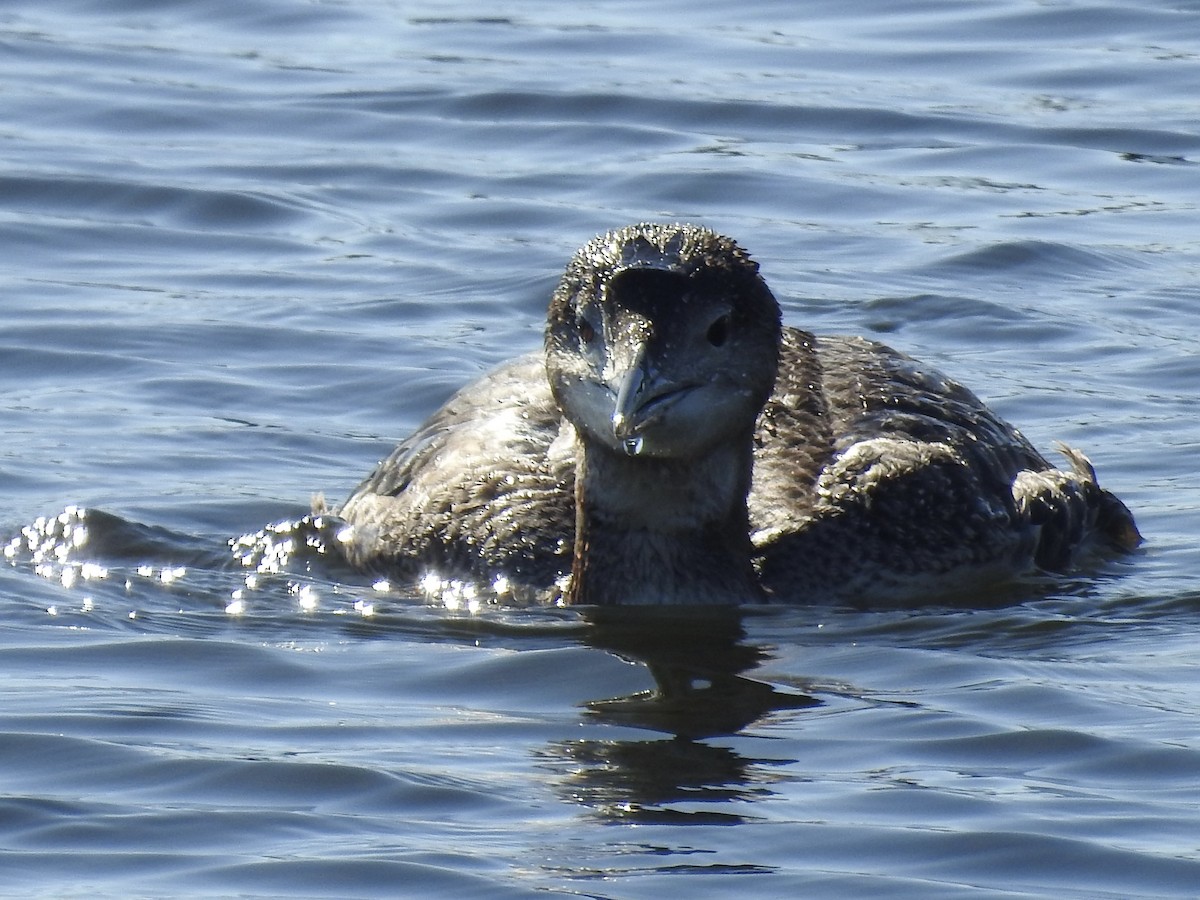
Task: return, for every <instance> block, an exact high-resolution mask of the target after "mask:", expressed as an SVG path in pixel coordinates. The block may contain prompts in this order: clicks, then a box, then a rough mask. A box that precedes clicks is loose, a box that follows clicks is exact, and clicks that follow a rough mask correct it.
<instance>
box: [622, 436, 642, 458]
mask: <svg viewBox="0 0 1200 900" xmlns="http://www.w3.org/2000/svg"><path fill="white" fill-rule="evenodd" d="M621 446H622V447H624V448H625V455H626V456H637V455H638V454H639V453H641V452H642V436H641V435H640V434H635V435H634V436H633V437H627V438H625V440H624V441H622V442H621Z"/></svg>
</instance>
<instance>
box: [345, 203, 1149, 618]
mask: <svg viewBox="0 0 1200 900" xmlns="http://www.w3.org/2000/svg"><path fill="white" fill-rule="evenodd" d="M1059 449H1060V450H1061V451H1062V452H1063V454H1064V457H1065V459H1066V465H1065V466H1064V467H1063V468H1061V469H1059V468H1055V467H1054V466H1052V465H1051V464H1050V463H1049V462H1048V461H1047V460H1046V459H1045V458H1044V457H1043V456H1042V455H1041V454H1040V453H1038V451H1037V450H1035V449H1034V447H1033V446H1032V445H1031V444H1030V443H1029V442H1028V441H1027V440H1026V439H1025V438H1024V437H1023V436H1022V435H1021V433H1020V432H1019V431H1017V430H1016V429H1015V428H1013V427H1012V426H1011V425H1009V424H1008V423H1006V422H1005V421H1003V420H1002V419H1001V418H1000V417H999V416H997V415H996V414H995V413H993V412H991V411H990V410H989V409H988V408H987V407H986V406H985V405H984V404H983V403H982V402H981V401H980V400H979V399H978V398H977V397H976V396H975V395H974V394H973V393H971V392H970V391H969V390H967V389H966V388H965V387H963V386H962V385H960V384H958V383H957V382H955V381H953V380H951V379H949V378H947V377H946V376H944V375H942V374H941V373H939V372H938V371H936V370H934V369H933V368H930V367H928V366H925V365H922V364H920V363H918V362H917V361H916V360H914V359H912V358H910V357H908V356H906V355H904V354H902V353H899V352H897V351H895V350H892V349H890V348H889V347H887V346H884V345H883V344H880V343H877V342H874V341H871V340H866V339H863V338H860V337H818V336H816V335H814V334H811V333H809V332H807V331H803V330H801V329H799V328H794V327H783V326H782V325H781V313H780V307H779V304H778V303H777V302H776V299H775V297H774V296H773V295H772V293H771V290H770V289H769V288H768V286H767V284H766V282H765V281H764V280H763V278H762V276H761V275H760V273H759V268H758V265H757V263H756V262H754V261H753V260H752V259H751V257H750V256H749V254H748V253H747V252H746V251H744V250H743V249H742V248H741V247H740V246H739V245H738V244H737V243H735V242H734V241H733V240H731V239H730V238H727V237H723V236H721V235H718V234H716V233H714V232H713V231H710V230H708V229H705V228H701V227H698V226H694V225H685V224H684V225H681V224H675V225H667V224H640V225H633V226H630V227H626V228H621V229H619V230H615V231H612V232H609V233H607V234H604V235H601V236H599V237H597V238H595V239H593V240H592V241H590V242H589V243H587V244H586V245H584V246H583V247H582V248H581V249H580V250H579V251H578V252H577V253H576V254H575V256H574V258H573V259H572V260H571V261H570V263H569V264H568V265H567V267H566V271H565V272H564V274H563V276H562V278H561V281H560V282H559V284H558V286H557V288H556V289H555V291H554V292H553V296H552V297H551V300H550V305H549V312H548V316H547V324H546V330H545V344H544V349H543V351H542V352H538V353H533V354H529V355H526V356H522V357H519V358H517V359H515V360H513V361H511V362H509V363H507V364H505V365H502V366H500V367H499V368H498V369H496V370H494V371H493V372H491V373H490V374H487V375H485V376H484V377H482V378H481V379H479V380H478V381H476V382H475V383H473V384H471V385H469V386H467V387H465V388H464V389H462V390H461V391H459V392H458V393H457V394H455V395H454V396H453V397H452V398H451V399H450V400H449V401H448V402H447V403H446V404H445V405H444V406H443V407H442V408H441V409H439V410H438V411H437V412H435V413H434V414H433V415H432V417H431V418H429V420H428V421H426V422H425V424H423V425H422V426H421V427H420V428H419V429H418V430H417V431H416V432H415V433H414V434H413V435H412V436H411V437H410V438H408V439H407V440H405V441H404V442H402V443H401V444H400V445H399V446H398V447H397V448H396V449H395V450H394V452H392V454H391V455H390V456H388V457H387V458H386V459H384V460H383V461H382V462H381V463H380V464H379V465H378V467H377V468H376V469H375V470H374V472H372V473H371V474H370V475H369V476H368V477H367V478H366V479H365V480H364V481H363V482H362V483H361V484H360V485H359V486H358V487H357V489H355V491H354V492H353V494H352V495H351V496H350V498H349V499H348V500H347V501H346V502H345V504H344V505H343V506H342V507H341V509H340V510H337V511H336V512H337V514H338V515H339V516H340V517H341V518H342V519H343V520H344V521H345V522H346V523H347V524H348V525H349V526H350V528H349V529H348V530H347V532H346V533H348V534H349V535H350V536H349V538H348V540H347V546H346V553H347V556H348V557H349V559H350V560H351V562H352V563H354V564H355V565H356V566H358V567H360V568H363V569H367V570H371V571H375V572H384V573H389V574H393V575H400V576H402V577H410V578H414V579H415V578H419V577H421V576H422V575H423V574H425V573H436V574H437V575H438V576H440V577H443V578H454V579H462V580H465V581H468V582H475V583H479V584H482V585H484V586H486V585H489V584H497V585H508V586H510V587H517V586H519V587H521V588H523V589H526V590H530V591H535V592H541V593H542V594H543V595H545V596H547V597H553V598H555V599H557V600H558V601H559V602H562V603H566V604H587V605H599V606H611V605H684V604H693V605H699V604H723V605H729V604H742V603H758V602H766V601H776V602H778V601H784V602H812V601H817V602H841V601H846V602H870V601H873V600H884V601H888V602H895V601H900V602H919V601H921V600H924V599H928V598H934V597H940V596H942V595H944V594H947V593H952V592H954V591H961V590H968V591H969V590H972V589H976V588H980V587H982V586H986V585H989V584H992V583H994V582H996V581H998V580H1000V581H1003V580H1006V579H1011V578H1013V577H1015V576H1020V575H1022V574H1026V573H1030V572H1034V571H1037V570H1046V571H1051V572H1062V571H1066V570H1068V569H1069V568H1070V567H1071V566H1072V564H1073V563H1074V562H1075V561H1076V560H1077V558H1078V557H1079V555H1080V554H1081V552H1082V551H1083V550H1084V549H1085V548H1086V547H1088V546H1097V545H1098V546H1102V547H1113V548H1119V549H1129V548H1132V547H1133V546H1135V545H1136V544H1137V543H1138V541H1139V540H1140V536H1139V535H1138V532H1137V528H1136V526H1135V524H1134V520H1133V517H1132V515H1131V514H1130V513H1129V511H1128V509H1127V508H1126V507H1125V506H1124V505H1123V504H1122V503H1121V502H1120V501H1119V500H1118V499H1117V498H1116V497H1115V496H1113V495H1112V494H1111V493H1109V492H1108V491H1106V490H1103V489H1102V488H1100V487H1099V485H1098V483H1097V480H1096V475H1095V472H1094V470H1093V468H1092V465H1091V463H1090V462H1088V460H1087V458H1086V457H1085V456H1084V455H1083V454H1082V453H1080V452H1079V451H1078V450H1075V449H1071V448H1067V447H1065V446H1063V447H1060V448H1059Z"/></svg>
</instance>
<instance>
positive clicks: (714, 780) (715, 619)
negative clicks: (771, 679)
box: [544, 609, 821, 824]
mask: <svg viewBox="0 0 1200 900" xmlns="http://www.w3.org/2000/svg"><path fill="white" fill-rule="evenodd" d="M742 615H743V614H742V613H741V612H740V611H738V610H730V609H712V610H703V611H701V610H695V609H693V610H689V611H686V612H684V613H680V612H675V611H667V612H662V611H657V610H655V611H643V610H632V611H631V610H620V611H613V612H608V611H603V610H593V611H589V612H588V613H586V614H585V618H587V619H588V621H589V624H590V626H591V627H590V628H589V630H588V631H587V632H586V634H585V635H584V637H583V642H584V643H586V644H588V645H589V646H592V647H595V648H597V649H602V650H605V651H607V652H610V653H614V654H616V655H618V656H620V657H622V658H624V659H628V660H631V661H634V662H638V663H641V664H643V665H645V666H646V669H647V671H648V672H649V673H650V674H651V675H652V676H653V678H654V681H655V687H654V688H653V689H651V690H647V691H642V692H639V693H636V694H632V695H629V696H622V697H608V698H597V699H595V700H592V701H589V702H587V703H586V704H585V710H586V712H585V715H586V716H587V717H588V718H589V719H591V720H593V721H598V722H602V723H604V724H608V725H614V726H621V727H624V728H632V729H639V730H643V731H648V732H654V733H655V736H653V737H645V738H642V737H635V738H617V739H612V740H587V739H583V740H575V741H562V742H556V743H554V744H552V745H550V746H548V747H547V748H546V749H545V751H544V758H545V760H546V761H547V763H548V764H549V765H550V766H551V767H552V768H553V769H555V770H557V771H560V772H562V773H563V778H562V781H561V782H560V784H561V786H562V791H563V794H564V799H567V800H569V801H571V802H575V803H580V804H582V805H584V806H586V807H588V808H589V809H591V810H593V811H595V812H596V813H598V814H600V815H602V816H603V817H605V818H612V819H619V820H625V821H627V820H630V819H633V820H636V821H639V822H644V823H645V822H657V823H671V824H684V823H693V824H735V823H737V822H740V821H742V820H744V819H745V818H746V816H745V815H744V814H743V813H742V812H739V811H737V810H736V809H735V808H734V807H731V806H730V805H729V804H730V803H731V802H734V801H749V800H754V799H757V798H760V797H763V796H767V795H770V794H771V793H772V791H771V789H770V787H769V786H768V785H769V784H770V782H771V781H772V780H773V778H772V776H770V774H769V770H770V769H771V768H773V767H777V766H780V765H784V764H786V763H788V762H791V760H781V759H755V758H749V757H746V756H744V755H742V754H740V753H738V752H737V751H736V750H734V749H732V748H730V747H727V746H721V745H719V744H717V743H710V742H709V739H710V738H720V737H726V736H732V735H736V734H738V733H739V732H741V731H743V730H744V729H746V728H747V727H749V726H750V725H752V724H754V723H755V722H759V721H761V720H762V719H764V718H766V717H768V716H771V715H772V714H775V713H778V712H781V711H784V710H798V709H809V708H812V707H815V706H819V705H820V703H821V701H820V700H817V699H816V698H814V697H810V696H808V695H806V694H802V693H792V692H787V691H781V690H779V689H778V688H776V687H774V686H772V685H770V684H768V683H766V682H764V681H759V680H756V679H754V678H751V677H748V675H747V674H746V673H748V672H750V671H751V670H753V669H754V668H755V667H756V666H758V664H759V663H760V662H761V661H763V660H764V659H765V658H766V657H767V655H768V654H767V650H766V648H764V647H759V646H755V645H753V644H749V643H747V642H746V640H745V630H744V628H743V627H742Z"/></svg>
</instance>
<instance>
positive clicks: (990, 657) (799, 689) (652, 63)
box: [0, 0, 1200, 898]
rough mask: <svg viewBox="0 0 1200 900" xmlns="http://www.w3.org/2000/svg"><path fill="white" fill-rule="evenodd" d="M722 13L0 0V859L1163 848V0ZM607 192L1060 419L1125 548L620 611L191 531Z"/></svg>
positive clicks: (1179, 512)
mask: <svg viewBox="0 0 1200 900" xmlns="http://www.w3.org/2000/svg"><path fill="white" fill-rule="evenodd" d="M735 13H736V14H734V15H731V10H730V8H729V7H728V5H722V4H716V3H700V4H696V3H689V4H683V3H663V4H658V5H656V6H654V7H652V8H647V7H646V5H645V4H634V3H625V2H601V3H595V4H591V5H585V6H583V7H571V8H568V7H566V6H563V5H561V4H550V3H525V4H508V5H504V4H501V5H500V6H497V5H495V4H489V5H487V6H484V5H481V4H478V3H475V2H467V0H464V2H457V3H442V4H438V5H436V6H433V5H429V6H426V7H420V6H414V5H412V4H398V3H390V2H383V0H374V2H361V3H356V4H352V5H346V4H337V3H326V2H312V3H302V2H283V0H275V2H272V0H250V2H238V3H233V2H216V3H211V2H205V3H199V2H180V3H175V4H170V5H167V6H162V5H155V4H142V3H137V2H133V0H124V2H117V3H109V2H106V3H96V2H74V3H65V4H56V5H53V6H47V5H45V4H41V5H39V4H33V3H25V4H22V3H15V4H8V5H6V6H5V7H4V8H3V9H2V10H0V54H2V55H3V58H4V60H5V80H4V86H3V88H2V89H0V111H2V112H3V115H2V116H0V121H2V122H3V125H2V126H0V278H2V279H3V280H2V284H3V289H4V295H5V297H4V311H5V315H4V323H3V326H2V327H0V360H3V365H2V366H0V396H2V397H3V400H2V401H0V421H2V422H3V427H2V428H0V436H2V437H0V485H3V490H4V495H5V499H6V505H5V511H4V513H3V514H2V515H0V533H2V534H3V535H4V537H5V542H6V544H5V545H6V546H11V547H12V548H13V549H12V551H11V555H10V557H9V558H8V559H7V562H8V564H7V565H5V566H0V603H2V604H3V609H4V612H5V616H4V622H5V624H4V626H3V627H2V628H0V658H2V659H0V672H3V675H2V676H0V692H2V695H3V697H2V702H0V855H2V856H0V892H2V893H4V894H5V895H9V896H22V897H30V896H45V897H63V896H89V897H91V896H121V897H131V896H133V897H137V896H145V897H156V896H163V895H165V894H170V895H171V896H177V897H217V896H231V895H237V896H246V897H259V896H261V897H318V896H319V897H329V896H337V897H393V896H447V897H450V896H453V897H469V896H480V897H504V896H513V897H517V896H530V895H534V894H536V895H538V896H545V895H546V894H550V895H554V894H556V893H558V894H571V895H576V896H579V895H582V896H589V897H614V898H616V897H649V896H662V895H664V894H665V893H670V894H671V895H687V896H689V897H707V896H729V895H731V894H736V895H738V896H764V897H775V896H778V897H785V896H801V895H803V896H821V897H861V896H863V895H864V894H867V893H870V894H871V895H872V896H880V897H910V896H911V897H922V898H929V897H954V898H958V897H984V896H987V897H993V896H1017V897H1031V896H1046V897H1056V898H1064V897H1080V898H1084V897H1086V898H1098V897H1113V898H1118V897H1120V898H1125V897H1130V896H1138V897H1193V896H1195V895H1196V894H1197V893H1198V892H1200V840H1198V838H1197V830H1196V822H1197V819H1198V817H1200V787H1198V785H1200V779H1198V778H1197V772H1200V726H1197V722H1198V721H1200V702H1198V700H1197V698H1198V697H1200V690H1198V688H1200V667H1198V666H1197V663H1196V659H1195V640H1194V637H1193V635H1194V633H1195V631H1196V624H1197V612H1198V607H1200V588H1198V587H1197V583H1196V581H1195V577H1194V573H1195V572H1196V571H1197V570H1198V569H1200V552H1198V551H1197V548H1196V538H1195V536H1196V534H1197V533H1198V531H1200V528H1198V526H1200V516H1198V514H1197V509H1198V508H1200V489H1198V488H1197V485H1196V479H1195V477H1194V474H1195V456H1196V447H1197V446H1200V425H1198V424H1197V417H1196V415H1195V408H1196V393H1197V388H1198V387H1200V363H1198V362H1197V360H1198V359H1200V357H1198V356H1197V354H1196V351H1195V349H1194V348H1195V346H1196V342H1197V340H1198V339H1200V326H1198V325H1197V316H1196V314H1195V310H1196V308H1197V304H1198V303H1200V288H1198V287H1197V284H1198V283H1200V279H1198V275H1200V239H1198V238H1197V234H1198V233H1200V232H1198V231H1197V222H1198V213H1197V205H1198V202H1200V178H1198V173H1200V169H1198V168H1197V164H1198V163H1200V131H1198V130H1197V126H1196V121H1197V119H1196V109H1197V107H1196V100H1195V98H1196V96H1197V92H1198V91H1200V7H1197V6H1196V5H1195V4H1191V3H1184V2H1174V3H1171V2H1145V3H1120V2H1118V3H1109V4H1099V3H1095V2H1083V0H1081V2H1064V3H1056V4H1046V3H1038V2H1031V0H980V2H974V3H971V4H959V3H951V2H942V0H923V2H904V3H889V4H886V5H880V4H869V5H859V4H846V3H841V2H839V3H832V2H806V3H803V4H799V5H797V4H794V3H776V2H752V3H748V4H742V5H740V6H739V7H738V8H737V9H736V11H735ZM644 219H656V220H657V219H669V220H676V219H679V220H691V221H697V222H701V223H703V224H706V225H709V226H711V227H714V228H716V229H718V230H721V231H725V232H727V233H729V234H731V235H733V236H735V237H736V238H738V239H739V241H740V242H742V243H743V244H744V245H745V246H746V247H747V248H748V249H750V251H751V252H752V253H753V254H754V255H755V257H756V258H757V259H759V261H760V262H761V264H762V267H763V272H764V274H765V276H766V277H767V279H768V281H769V283H770V284H771V285H772V286H773V288H774V290H775V292H776V294H777V295H778V296H779V297H780V299H781V301H782V302H783V304H784V307H785V318H786V320H787V321H788V322H789V323H790V324H796V325H801V326H803V327H807V328H810V329H812V330H815V331H818V332H853V333H863V334H868V335H871V336H874V337H877V338H880V339H884V340H886V341H887V342H889V343H891V344H892V345H893V346H896V347H897V348H899V349H901V350H904V351H906V352H909V353H912V354H914V355H916V356H918V357H920V358H922V359H926V360H929V361H931V362H933V363H935V364H937V365H938V366H940V367H942V368H943V369H945V370H947V371H948V372H950V373H951V374H952V375H954V376H955V377H957V378H958V379H960V380H962V381H964V382H965V383H967V384H968V385H970V386H971V387H972V388H974V389H975V390H976V391H977V393H979V394H980V395H982V396H983V397H985V398H986V399H987V400H988V401H989V402H991V403H992V404H993V405H994V406H995V407H996V408H997V409H998V410H999V411H1000V412H1001V413H1002V414H1003V415H1004V416H1006V417H1007V418H1009V419H1010V420H1012V421H1013V422H1015V423H1016V424H1018V425H1019V426H1020V427H1021V428H1022V430H1023V431H1024V432H1025V433H1026V434H1027V436H1029V437H1030V438H1031V439H1032V440H1033V441H1034V442H1035V443H1036V444H1037V445H1038V446H1040V447H1042V448H1043V449H1047V450H1048V449H1049V447H1050V444H1051V442H1052V441H1053V440H1064V441H1066V442H1068V443H1071V444H1074V445H1078V446H1081V447H1083V448H1084V449H1085V450H1086V451H1087V452H1088V453H1089V455H1090V456H1091V457H1092V459H1093V461H1094V462H1095V463H1096V465H1097V468H1098V470H1099V472H1100V476H1101V479H1102V481H1103V483H1104V484H1105V485H1106V486H1107V487H1109V488H1111V489H1112V490H1114V491H1115V492H1116V493H1118V494H1119V495H1120V496H1121V497H1122V498H1123V499H1124V500H1125V501H1126V502H1127V503H1128V504H1129V505H1130V506H1131V507H1132V508H1133V509H1134V510H1135V512H1136V514H1137V516H1138V520H1139V525H1140V526H1141V528H1142V530H1143V532H1144V533H1145V534H1146V536H1147V538H1148V541H1147V544H1146V546H1145V548H1144V549H1143V550H1142V551H1141V552H1139V553H1138V554H1137V555H1135V556H1133V557H1131V558H1129V559H1126V560H1121V561H1116V562H1113V563H1111V564H1108V565H1107V566H1105V567H1103V568H1102V569H1101V570H1100V571H1099V572H1097V573H1095V574H1094V575H1089V576H1087V577H1080V578H1076V579H1071V580H1067V581H1059V582H1054V583H1051V584H1048V585H1047V586H1046V590H1045V591H1044V593H1041V594H1039V595H1038V596H1037V597H1035V598H1034V599H1030V600H1027V601H1026V602H1022V603H1017V604H1014V605H1009V606H1003V607H1000V608H994V607H993V608H978V609H945V608H926V609H918V610H908V611H905V610H874V611H854V610H842V609H827V608H817V609H810V608H804V607H799V608H794V609H784V610H751V611H747V612H746V613H745V615H743V616H740V617H739V618H738V620H736V621H721V622H710V623H706V624H704V623H702V624H695V625H692V626H688V625H686V623H679V622H673V623H669V625H667V626H663V625H661V624H651V625H648V626H646V627H622V626H618V625H614V624H612V623H603V622H601V623H596V622H592V621H588V620H586V619H585V618H584V617H582V616H580V615H579V614H577V613H575V612H571V611H562V610H552V609H504V608H484V609H482V610H475V609H473V604H472V603H471V598H470V597H469V596H459V597H457V598H456V599H455V602H452V603H450V604H449V607H448V606H447V605H434V604H431V603H428V602H426V601H425V599H424V598H423V597H422V596H421V595H420V592H419V591H417V590H415V589H413V587H412V586H404V585H390V586H388V587H387V590H377V589H376V586H375V585H373V584H372V583H371V582H370V580H369V579H363V578H361V577H358V576H356V575H354V574H353V573H351V572H347V571H344V570H342V569H340V568H338V567H337V566H336V565H332V564H329V563H328V561H327V560H324V559H323V558H322V557H321V556H320V555H319V554H309V555H308V556H303V555H302V557H301V559H300V560H298V561H297V560H293V561H292V564H290V565H289V566H288V567H285V568H284V569H283V570H282V571H280V572H277V573H273V572H271V571H263V572H257V571H253V572H252V571H250V570H249V569H247V568H244V567H242V566H241V565H240V564H239V563H238V562H237V561H236V560H234V559H233V558H232V555H231V552H230V548H229V546H228V541H229V540H230V539H231V538H233V537H236V536H238V535H241V534H244V533H253V532H255V531H257V530H258V529H261V528H263V527H264V526H265V525H267V524H268V523H272V522H278V521H282V520H286V519H289V518H294V517H295V516H298V515H301V514H303V513H304V512H305V511H307V509H308V507H309V498H310V495H311V494H312V493H314V492H323V493H324V494H325V495H326V496H328V497H329V498H330V499H331V500H333V501H334V502H336V501H338V500H340V499H341V498H343V497H344V496H345V495H346V494H347V493H348V492H349V490H350V489H351V488H352V487H353V486H354V485H355V484H356V483H357V482H358V480H359V479H360V478H361V477H362V476H363V475H364V474H365V473H366V472H367V471H368V470H369V468H370V467H371V466H372V465H373V464H374V462H375V461H376V460H377V459H379V458H380V457H381V456H383V455H384V454H385V453H386V452H387V451H388V450H389V449H390V447H391V446H392V444H393V443H394V442H395V441H396V440H397V439H399V438H400V437H403V436H404V435H405V434H406V433H408V432H409V431H410V430H411V429H412V428H413V427H415V426H416V425H417V424H418V423H419V422H420V421H421V420H422V418H423V417H424V416H426V415H427V414H428V413H429V412H431V411H432V410H433V409H435V408H436V407H437V405H438V404H439V403H440V402H441V401H442V400H443V399H445V397H446V396H448V395H449V393H450V392H452V391H453V390H454V389H456V388H457V387H459V386H460V385H461V384H462V383H464V382H465V381H466V380H468V379H469V378H470V377H472V376H473V375H475V374H477V373H478V372H481V371H483V370H484V369H486V368H487V367H489V366H491V365H493V364H494V363H496V362H498V361H500V360H502V359H505V358H507V357H509V356H511V355H513V354H515V353H517V352H521V351H525V350H528V349H532V348H535V347H536V346H538V344H539V341H540V329H541V318H542V316H543V313H544V308H545V303H546V299H547V296H548V293H549V291H550V289H551V288H552V286H553V284H554V281H555V279H556V277H557V273H558V272H559V271H560V270H561V268H562V266H563V265H564V263H565V262H566V260H567V259H568V258H569V256H570V254H571V252H572V251H573V250H574V248H575V247H576V246H578V245H579V244H581V243H582V242H583V241H585V240H586V239H587V238H589V237H590V236H591V235H593V234H594V233H596V232H598V231H603V230H606V229H608V228H611V227H614V226H618V225H622V224H626V223H628V222H632V221H638V220H644ZM22 529H25V533H22ZM76 529H82V530H78V531H77V530H76ZM12 536H15V537H16V543H12V544H10V543H8V538H9V537H12ZM248 576H251V577H250V580H249V581H247V577H248ZM380 587H382V586H380Z"/></svg>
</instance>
